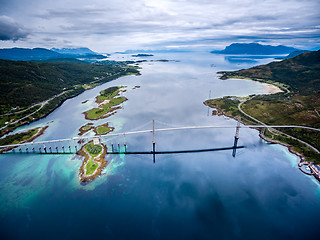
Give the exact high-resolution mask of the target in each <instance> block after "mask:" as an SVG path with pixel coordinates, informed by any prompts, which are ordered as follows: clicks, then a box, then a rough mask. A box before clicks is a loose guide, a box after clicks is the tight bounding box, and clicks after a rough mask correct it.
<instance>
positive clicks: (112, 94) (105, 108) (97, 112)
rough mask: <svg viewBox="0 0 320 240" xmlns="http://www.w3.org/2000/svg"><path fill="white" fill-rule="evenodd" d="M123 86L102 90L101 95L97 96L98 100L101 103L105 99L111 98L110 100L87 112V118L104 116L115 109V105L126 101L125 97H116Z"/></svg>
mask: <svg viewBox="0 0 320 240" xmlns="http://www.w3.org/2000/svg"><path fill="white" fill-rule="evenodd" d="M121 88H123V87H110V88H107V89H105V90H103V91H101V92H100V95H99V96H97V102H98V103H101V102H103V101H105V100H109V102H106V103H103V104H101V105H100V106H99V107H98V108H93V109H91V110H89V111H87V112H85V114H86V118H87V119H93V120H95V119H99V118H103V117H104V116H105V114H106V113H108V112H111V111H113V110H114V109H115V106H117V105H120V104H121V103H123V102H124V101H126V100H127V99H126V98H125V97H116V96H117V95H118V94H119V91H120V89H121Z"/></svg>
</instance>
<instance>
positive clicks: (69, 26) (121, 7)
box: [0, 0, 320, 52]
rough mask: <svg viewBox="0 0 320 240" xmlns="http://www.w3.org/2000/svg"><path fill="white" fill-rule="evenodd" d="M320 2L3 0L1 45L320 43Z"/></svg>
mask: <svg viewBox="0 0 320 240" xmlns="http://www.w3.org/2000/svg"><path fill="white" fill-rule="evenodd" d="M319 9H320V1H319V0H259V1H258V0H90V1H89V0H50V1H49V0H0V47H1V48H4V47H30V48H34V47H45V48H52V47H89V48H90V49H92V50H94V51H98V52H114V51H123V50H126V49H172V48H174V49H181V48H186V49H188V48H204V49H212V50H213V49H223V48H224V46H225V45H229V44H230V43H232V42H247V43H249V42H259V43H264V44H272V45H278V44H283V45H288V46H293V47H297V48H302V49H312V48H315V47H320V43H319V42H320V41H319V40H320V10H319Z"/></svg>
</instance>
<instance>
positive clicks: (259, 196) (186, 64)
mask: <svg viewBox="0 0 320 240" xmlns="http://www.w3.org/2000/svg"><path fill="white" fill-rule="evenodd" d="M112 57H113V58H115V59H120V60H126V59H128V58H130V56H127V55H120V54H119V55H114V56H112ZM156 59H169V60H178V61H170V62H156V61H149V62H144V63H141V64H140V66H141V67H142V69H141V73H142V75H141V76H126V77H122V78H120V79H117V80H115V81H112V82H109V83H106V84H103V85H101V86H98V87H96V88H95V89H92V90H88V91H86V92H84V93H83V94H81V95H79V96H77V97H75V98H73V99H69V100H67V101H66V102H65V103H64V104H62V106H61V107H59V108H58V109H57V110H55V111H54V112H53V113H51V114H50V115H49V116H48V117H46V118H44V119H42V120H40V121H37V122H35V123H33V124H30V125H29V126H25V127H22V128H20V129H17V131H21V130H24V129H28V128H33V127H37V126H45V125H48V126H49V128H48V129H47V130H46V132H45V134H44V135H42V136H41V137H39V139H38V140H49V139H57V138H70V137H75V136H77V133H78V129H79V128H80V127H81V126H83V125H84V124H86V123H88V122H90V121H88V120H85V118H84V115H83V114H82V112H84V111H86V110H88V109H90V108H92V107H94V106H95V103H94V100H95V99H94V98H95V96H97V95H98V93H99V92H100V91H101V90H103V89H105V88H107V87H110V86H127V91H126V92H125V93H123V95H124V96H125V97H127V98H128V101H126V102H125V103H124V104H123V105H122V107H123V108H122V109H121V110H119V111H118V112H117V113H116V114H115V115H113V116H111V117H110V118H108V119H104V120H98V121H96V122H94V124H95V125H100V124H103V123H105V122H110V125H111V126H114V127H115V132H125V131H130V130H133V129H137V130H144V129H151V128H152V123H151V121H152V120H153V119H155V120H156V128H166V127H168V126H194V125H234V126H236V122H235V121H234V120H232V119H228V118H226V117H219V116H211V109H208V108H207V107H206V106H204V105H203V101H205V100H206V99H208V97H209V91H210V90H211V97H212V98H216V97H222V96H227V95H231V96H232V95H236V96H246V95H249V94H262V93H265V92H266V90H265V87H264V86H263V85H261V84H260V83H257V82H252V81H246V80H227V81H223V80H219V79H218V76H217V74H216V72H217V71H220V70H234V69H240V68H248V67H250V66H253V65H258V64H264V63H267V62H270V61H272V58H259V59H248V58H230V57H225V56H223V55H213V54H205V53H179V54H177V53H176V54H155V56H154V57H151V58H148V60H156ZM134 86H141V87H140V88H136V89H133V88H134ZM85 100H88V101H87V102H86V103H82V102H83V101H85ZM234 134H235V128H225V129H224V128H218V129H210V130H208V129H206V130H188V131H187V130H178V131H170V132H161V133H157V134H156V148H157V150H159V151H161V150H164V151H165V150H185V149H206V148H220V147H231V146H232V145H233V138H234ZM126 140H127V145H128V149H127V150H128V151H150V150H151V149H152V135H151V134H150V133H147V134H138V135H128V136H126ZM113 141H114V142H115V143H118V142H119V144H123V138H115V139H113ZM239 145H241V146H245V148H243V149H238V150H237V155H236V157H232V151H231V150H228V151H219V152H202V153H188V154H171V155H157V156H156V162H155V163H153V159H152V156H149V155H126V156H124V155H118V156H116V155H114V156H107V160H108V161H109V164H108V165H107V167H106V168H105V169H104V171H103V174H102V175H101V176H100V177H99V178H98V179H96V180H94V181H93V182H90V183H88V184H86V185H82V184H80V182H79V178H78V169H79V167H80V166H81V158H80V157H78V156H75V155H39V154H21V155H19V154H6V155H0V209H1V210H0V211H1V212H0V237H1V239H89V238H93V237H95V238H105V239H304V238H305V239H307V238H309V239H313V238H315V237H316V233H317V227H319V225H320V224H319V221H318V218H319V216H320V188H319V184H318V183H317V182H316V181H315V180H314V179H313V178H312V177H309V176H306V175H303V174H302V173H301V172H300V171H299V169H298V168H297V163H298V161H299V159H298V158H297V157H296V156H294V155H292V154H290V153H289V152H288V151H287V149H286V148H284V147H282V146H278V145H269V144H266V143H265V142H264V141H262V140H261V139H260V138H259V137H258V132H257V131H256V130H253V129H246V128H242V129H241V130H240V139H239ZM108 147H110V142H108Z"/></svg>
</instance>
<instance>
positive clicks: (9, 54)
mask: <svg viewBox="0 0 320 240" xmlns="http://www.w3.org/2000/svg"><path fill="white" fill-rule="evenodd" d="M77 58H81V60H87V61H90V60H94V59H102V58H106V56H103V55H100V54H97V53H95V52H93V51H91V50H90V49H88V48H62V49H57V48H53V49H51V50H49V49H46V48H33V49H29V48H4V49H0V59H5V60H13V61H46V60H50V61H55V60H57V61H63V59H68V61H69V62H70V61H72V59H73V60H74V61H75V62H79V60H77Z"/></svg>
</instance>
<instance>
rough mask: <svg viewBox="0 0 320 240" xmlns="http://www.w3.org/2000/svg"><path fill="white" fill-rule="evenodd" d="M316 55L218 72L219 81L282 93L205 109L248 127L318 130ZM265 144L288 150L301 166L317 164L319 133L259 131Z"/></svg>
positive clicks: (222, 101) (214, 102) (319, 68)
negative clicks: (268, 87)
mask: <svg viewBox="0 0 320 240" xmlns="http://www.w3.org/2000/svg"><path fill="white" fill-rule="evenodd" d="M319 59H320V51H317V52H308V53H304V54H301V55H299V56H297V57H295V58H292V59H287V60H283V61H281V62H272V63H269V64H267V65H261V66H257V67H253V68H250V69H243V70H238V71H233V72H218V73H219V74H222V75H221V76H220V78H221V79H222V80H226V79H249V80H253V81H258V82H261V83H265V84H272V85H274V86H275V87H278V88H280V89H281V90H283V92H276V93H275V92H273V90H272V91H271V94H263V95H251V96H248V97H244V98H240V97H234V96H227V97H223V98H219V99H210V100H207V101H205V102H204V104H205V105H207V106H209V107H212V108H216V109H217V110H214V111H213V115H225V116H228V117H232V118H234V119H237V120H238V119H239V117H241V122H242V123H244V124H250V125H256V124H259V125H261V123H262V125H264V124H265V125H299V126H306V127H312V128H316V129H319V128H320V115H319V111H320V95H319V93H320V90H319V86H320V81H319V76H320V75H319V72H320V64H319V63H320V61H319ZM260 137H262V138H263V139H264V140H266V141H267V142H272V143H277V144H281V145H284V146H286V147H288V149H289V151H290V152H292V153H294V154H296V155H297V156H298V157H299V158H300V159H301V162H305V161H308V162H310V163H314V164H320V154H319V149H320V141H319V138H320V132H319V131H315V130H311V129H305V128H292V129H291V128H285V129H283V128H279V129H276V128H268V127H267V126H266V127H265V128H264V130H261V129H260Z"/></svg>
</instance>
